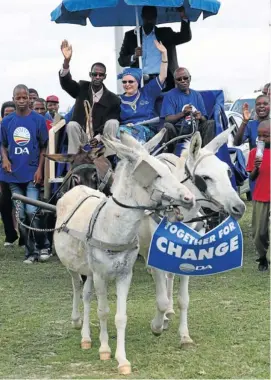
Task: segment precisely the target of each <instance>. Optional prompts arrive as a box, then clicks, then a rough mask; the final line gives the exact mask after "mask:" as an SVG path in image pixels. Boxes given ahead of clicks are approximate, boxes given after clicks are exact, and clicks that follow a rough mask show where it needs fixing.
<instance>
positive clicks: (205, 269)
mask: <svg viewBox="0 0 271 380" xmlns="http://www.w3.org/2000/svg"><path fill="white" fill-rule="evenodd" d="M242 263H243V235H242V231H241V228H240V226H239V224H238V223H237V222H236V220H234V219H233V218H232V217H228V218H227V219H226V220H224V221H223V222H222V223H221V224H219V225H218V226H217V227H215V228H214V229H213V230H211V231H209V232H208V233H207V234H205V235H203V236H201V235H200V234H199V233H198V232H196V231H194V230H193V229H191V228H190V227H188V226H187V225H185V224H184V223H180V222H177V223H171V222H169V221H168V220H167V219H166V218H164V219H163V220H162V221H161V223H160V224H159V226H158V227H157V229H156V231H155V233H154V235H153V238H152V242H151V245H150V249H149V255H148V261H147V265H149V266H152V267H154V268H157V269H161V270H164V271H166V272H171V273H175V274H178V275H189V276H205V275H210V274H215V273H220V272H226V271H228V270H231V269H235V268H239V267H241V266H242Z"/></svg>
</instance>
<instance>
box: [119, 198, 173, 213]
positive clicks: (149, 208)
mask: <svg viewBox="0 0 271 380" xmlns="http://www.w3.org/2000/svg"><path fill="white" fill-rule="evenodd" d="M112 200H113V201H114V202H115V203H116V204H117V205H118V206H120V207H123V208H127V209H132V210H144V211H145V210H150V211H166V210H171V209H173V207H177V206H180V205H173V204H172V205H168V206H162V205H161V206H156V207H150V206H130V205H126V204H125V203H121V202H119V201H118V200H117V199H116V198H115V197H113V196H112ZM167 200H168V199H167Z"/></svg>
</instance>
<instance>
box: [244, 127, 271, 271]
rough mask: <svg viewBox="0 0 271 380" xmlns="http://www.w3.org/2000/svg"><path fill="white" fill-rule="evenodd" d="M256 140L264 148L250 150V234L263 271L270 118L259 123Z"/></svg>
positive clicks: (265, 247)
mask: <svg viewBox="0 0 271 380" xmlns="http://www.w3.org/2000/svg"><path fill="white" fill-rule="evenodd" d="M258 141H259V143H260V144H263V143H264V150H263V152H262V154H261V152H259V150H257V148H254V149H252V150H251V152H250V154H249V159H248V164H247V171H248V172H250V179H251V180H252V181H255V189H254V193H253V201H254V203H253V214H252V235H253V239H254V243H255V246H256V249H257V252H258V255H259V259H258V260H257V261H258V262H259V265H258V269H259V270H260V271H265V270H267V269H268V260H267V253H268V250H269V244H270V241H269V218H270V215H269V214H270V120H264V121H262V122H261V123H260V124H259V127H258ZM269 259H270V258H269Z"/></svg>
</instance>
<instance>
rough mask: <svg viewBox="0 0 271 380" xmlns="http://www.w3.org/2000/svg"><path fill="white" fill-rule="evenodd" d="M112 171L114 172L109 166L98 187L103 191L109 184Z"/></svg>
mask: <svg viewBox="0 0 271 380" xmlns="http://www.w3.org/2000/svg"><path fill="white" fill-rule="evenodd" d="M112 173H113V170H112V169H111V168H109V169H108V170H107V172H106V174H105V176H104V177H103V178H102V179H100V185H99V187H98V190H99V191H101V192H103V190H104V188H105V187H106V185H107V184H108V182H109V180H110V178H111V176H112Z"/></svg>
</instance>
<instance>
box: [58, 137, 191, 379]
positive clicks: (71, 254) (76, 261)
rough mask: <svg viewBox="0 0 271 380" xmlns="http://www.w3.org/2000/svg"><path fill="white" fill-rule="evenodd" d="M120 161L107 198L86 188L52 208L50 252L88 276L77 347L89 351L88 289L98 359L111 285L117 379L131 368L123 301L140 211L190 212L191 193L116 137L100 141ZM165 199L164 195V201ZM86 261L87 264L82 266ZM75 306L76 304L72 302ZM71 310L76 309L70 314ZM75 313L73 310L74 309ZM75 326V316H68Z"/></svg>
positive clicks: (104, 355) (104, 353) (132, 143)
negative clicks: (93, 301)
mask: <svg viewBox="0 0 271 380" xmlns="http://www.w3.org/2000/svg"><path fill="white" fill-rule="evenodd" d="M164 132H165V130H162V131H161V133H159V134H158V135H156V136H155V137H154V138H153V139H152V140H151V141H149V142H148V145H147V147H148V148H149V150H151V149H153V148H154V147H155V146H156V145H157V144H158V143H159V141H160V140H161V139H162V137H163V135H164ZM103 142H104V144H105V146H106V147H107V148H110V149H112V150H113V151H114V152H116V153H117V154H118V156H119V157H120V158H122V160H121V161H120V163H119V164H118V165H117V169H116V173H115V178H114V183H113V186H112V193H113V196H112V197H110V198H106V197H105V195H104V194H102V193H100V192H99V191H97V190H93V189H91V188H88V187H86V186H76V187H75V188H73V189H72V190H70V191H69V192H67V193H66V194H65V195H64V196H63V197H62V198H61V199H60V200H59V201H58V203H57V221H56V227H57V228H60V230H59V231H57V232H55V233H54V243H55V249H56V252H57V255H58V257H59V258H60V260H61V262H62V263H63V264H64V265H65V266H66V267H67V268H68V269H69V270H70V271H72V273H73V274H74V277H73V279H75V278H77V280H75V281H78V279H79V278H80V277H79V276H78V275H77V273H81V274H86V275H88V279H87V281H86V283H85V286H84V293H83V297H84V305H85V306H86V307H85V310H84V323H83V329H82V346H83V347H89V346H90V345H91V336H90V329H89V312H90V296H91V293H92V291H91V283H92V280H93V282H94V288H95V291H96V295H97V299H98V318H99V320H100V349H99V353H100V359H101V360H106V359H109V358H110V355H111V350H110V347H109V345H108V333H107V317H108V313H109V307H108V300H107V283H108V280H110V279H116V288H117V312H116V316H115V324H116V328H117V347H116V353H115V358H116V359H117V361H118V370H119V373H120V374H124V375H127V374H130V373H131V364H130V362H129V361H128V360H127V359H126V352H125V329H126V323H127V315H126V301H127V296H128V291H129V287H130V283H131V279H132V269H133V265H134V262H135V260H136V258H137V255H138V251H139V244H138V237H137V236H138V230H139V226H140V223H141V220H142V219H143V217H144V210H145V209H164V210H165V209H166V208H168V207H169V206H171V205H172V204H177V205H181V206H184V207H187V208H188V209H190V208H192V207H194V204H195V201H194V196H193V195H192V193H191V192H190V191H189V190H187V188H186V187H185V186H184V185H182V184H181V183H180V182H179V181H178V180H177V178H176V177H175V176H173V174H172V173H171V171H170V169H169V168H168V167H167V166H166V165H165V164H164V163H162V162H161V161H159V160H157V158H155V157H153V156H150V155H149V154H148V152H147V150H146V149H141V148H140V144H139V143H138V142H137V141H136V140H135V139H133V138H132V137H130V136H129V135H127V134H122V135H121V143H120V142H116V141H109V140H107V139H104V141H103ZM165 194H166V195H165ZM86 258H87V261H86ZM76 302H78V300H77V301H76ZM74 310H76V307H75V308H74ZM77 310H78V309H77ZM72 317H73V318H74V321H75V322H76V320H77V322H78V319H79V316H76V315H73V316H72Z"/></svg>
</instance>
